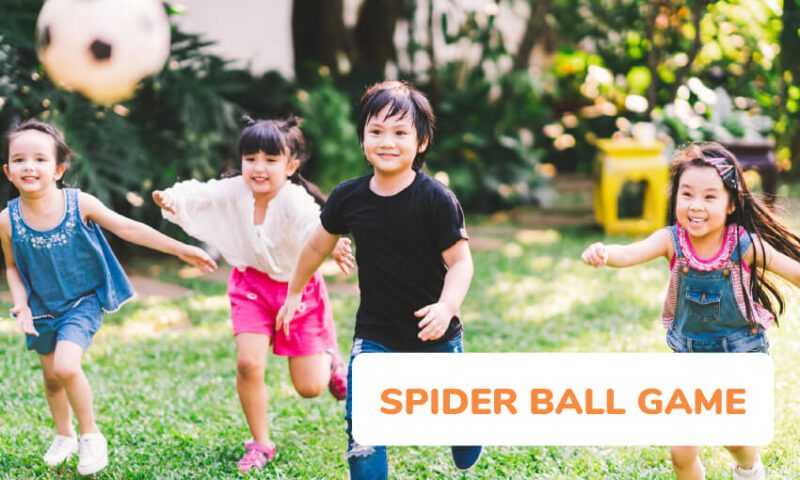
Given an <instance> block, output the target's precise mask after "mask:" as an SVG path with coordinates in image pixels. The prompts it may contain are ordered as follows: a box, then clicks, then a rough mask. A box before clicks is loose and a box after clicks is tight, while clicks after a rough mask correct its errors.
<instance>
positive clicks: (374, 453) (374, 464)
mask: <svg viewBox="0 0 800 480" xmlns="http://www.w3.org/2000/svg"><path fill="white" fill-rule="evenodd" d="M394 352H398V351H397V350H392V349H391V348H389V347H387V346H385V345H381V344H380V343H377V342H373V341H370V340H364V339H361V338H356V339H354V340H353V348H352V349H351V350H350V367H349V368H348V370H347V400H346V402H345V417H344V418H345V420H347V462H348V463H349V464H350V478H351V479H352V480H362V479H363V480H381V479H387V478H388V477H389V461H388V459H387V457H386V447H385V446H372V445H359V444H358V443H356V442H355V440H353V435H352V431H353V420H352V418H353V398H352V396H351V393H350V392H352V391H353V388H352V386H353V359H354V358H355V357H356V356H358V355H359V354H362V353H394ZM420 352H421V353H463V352H464V344H463V341H462V336H461V333H459V334H458V335H456V336H455V337H453V338H452V339H451V340H450V341H448V342H445V343H441V344H438V345H431V346H430V347H429V348H426V349H424V350H420ZM459 448H480V447H459Z"/></svg>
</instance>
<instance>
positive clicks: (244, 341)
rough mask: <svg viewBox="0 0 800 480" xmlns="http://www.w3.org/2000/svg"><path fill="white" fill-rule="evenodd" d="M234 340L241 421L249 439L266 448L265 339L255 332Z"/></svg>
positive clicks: (267, 338)
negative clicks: (244, 423)
mask: <svg viewBox="0 0 800 480" xmlns="http://www.w3.org/2000/svg"><path fill="white" fill-rule="evenodd" d="M234 340H235V341H236V349H237V353H236V389H237V390H238V392H239V401H240V402H241V403H242V410H243V411H244V418H245V419H246V420H247V426H248V427H250V432H251V433H252V434H253V440H255V441H256V442H258V443H261V444H263V445H266V444H267V443H268V442H269V417H268V416H267V408H268V405H267V386H266V385H265V384H264V371H265V370H266V367H267V353H268V351H269V337H268V336H266V335H263V334H259V333H240V334H238V335H236V337H234Z"/></svg>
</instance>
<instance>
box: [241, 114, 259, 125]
mask: <svg viewBox="0 0 800 480" xmlns="http://www.w3.org/2000/svg"><path fill="white" fill-rule="evenodd" d="M241 123H242V126H243V127H244V128H249V127H252V126H253V125H255V124H256V123H258V121H256V120H255V119H254V118H253V117H251V116H250V115H248V114H246V113H245V114H244V115H242V119H241Z"/></svg>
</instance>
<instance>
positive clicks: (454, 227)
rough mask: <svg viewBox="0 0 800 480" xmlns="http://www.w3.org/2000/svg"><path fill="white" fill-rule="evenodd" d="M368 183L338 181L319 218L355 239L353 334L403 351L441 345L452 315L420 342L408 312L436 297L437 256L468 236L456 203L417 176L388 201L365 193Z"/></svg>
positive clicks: (441, 267)
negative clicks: (357, 293) (437, 334)
mask: <svg viewBox="0 0 800 480" xmlns="http://www.w3.org/2000/svg"><path fill="white" fill-rule="evenodd" d="M371 179H372V174H370V175H367V176H364V177H359V178H354V179H352V180H348V181H346V182H343V183H341V184H340V185H339V186H337V187H336V188H335V189H334V190H333V192H332V193H331V195H330V197H328V201H327V202H326V203H325V207H324V208H323V209H322V214H321V215H320V218H321V220H322V226H323V227H324V228H325V230H327V231H328V232H330V233H332V234H338V235H343V234H347V233H352V235H353V238H354V239H355V246H356V262H357V263H358V281H359V288H360V289H361V304H360V305H359V307H358V313H357V315H356V331H355V336H356V337H358V338H363V339H367V340H372V341H374V342H378V343H381V344H383V345H386V346H387V347H390V348H392V349H396V350H411V351H413V350H416V349H420V348H424V346H425V345H431V344H437V343H442V342H446V341H448V340H450V339H452V338H453V337H454V336H455V335H456V334H457V333H458V332H460V331H461V322H460V320H459V319H458V317H453V318H452V319H451V320H450V326H449V327H448V329H447V331H446V332H445V334H444V335H442V337H441V338H439V339H438V340H434V341H428V342H423V341H422V340H420V339H419V338H418V337H417V334H418V333H419V331H420V329H419V327H417V323H419V321H420V320H422V318H418V317H416V316H414V312H415V311H416V310H418V309H420V308H422V307H424V306H426V305H430V304H432V303H436V302H437V301H438V300H439V297H440V296H441V293H442V287H443V286H444V277H445V274H446V273H447V266H446V265H445V264H444V260H443V259H442V252H443V251H444V250H447V249H448V248H449V247H451V246H453V245H454V244H455V243H456V242H458V241H459V240H461V239H468V236H467V231H466V229H465V228H464V212H463V211H462V210H461V205H460V204H459V203H458V200H457V199H456V197H455V195H453V192H451V191H450V190H449V189H448V188H447V187H445V186H444V185H443V184H442V183H440V182H439V181H437V180H434V179H432V178H431V177H429V176H427V175H425V174H424V173H422V172H418V173H417V176H416V177H415V178H414V181H413V182H412V183H411V185H409V186H408V187H406V188H405V189H403V190H402V191H400V192H399V193H397V194H396V195H392V196H388V197H382V196H380V195H377V194H375V193H374V192H373V191H372V190H370V188H369V182H370V180H371Z"/></svg>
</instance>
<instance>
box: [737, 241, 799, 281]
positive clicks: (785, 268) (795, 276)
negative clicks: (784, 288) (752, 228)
mask: <svg viewBox="0 0 800 480" xmlns="http://www.w3.org/2000/svg"><path fill="white" fill-rule="evenodd" d="M761 244H762V242H759V241H758V240H755V241H754V242H753V245H752V246H751V247H750V248H749V249H747V253H745V255H744V260H745V262H747V263H748V264H751V263H752V262H753V255H754V254H755V255H756V267H758V268H764V266H765V265H766V269H767V270H769V271H770V272H772V273H774V274H776V275H778V276H780V277H781V278H783V279H785V280H788V281H790V282H792V283H793V284H794V285H795V286H796V287H800V262H797V261H796V260H794V259H792V258H791V257H788V256H787V255H785V254H783V253H781V252H779V251H777V250H775V248H774V247H773V246H772V245H770V244H769V243H767V242H763V245H764V252H763V253H762V251H761ZM765 256H766V258H765Z"/></svg>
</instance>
